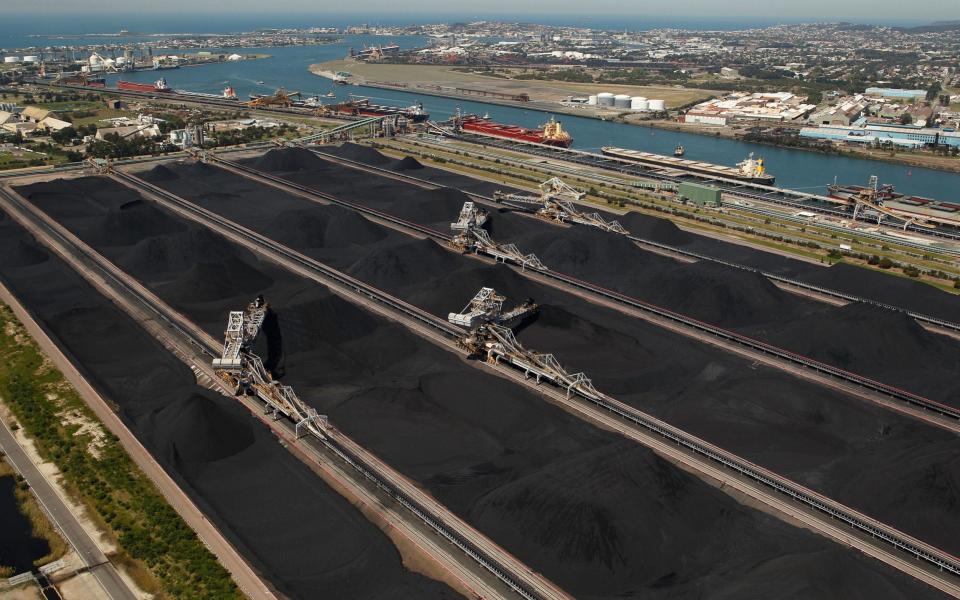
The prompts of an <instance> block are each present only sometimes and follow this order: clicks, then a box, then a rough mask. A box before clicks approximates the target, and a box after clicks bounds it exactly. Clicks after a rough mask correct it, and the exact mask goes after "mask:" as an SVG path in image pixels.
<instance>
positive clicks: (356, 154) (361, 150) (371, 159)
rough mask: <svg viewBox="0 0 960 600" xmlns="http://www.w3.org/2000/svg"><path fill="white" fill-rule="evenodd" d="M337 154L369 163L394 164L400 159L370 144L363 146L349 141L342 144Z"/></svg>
mask: <svg viewBox="0 0 960 600" xmlns="http://www.w3.org/2000/svg"><path fill="white" fill-rule="evenodd" d="M335 154H336V155H337V156H340V157H342V158H346V159H348V160H355V161H357V162H362V163H365V164H368V165H379V166H382V165H391V166H392V165H394V164H396V163H397V162H398V161H396V160H394V159H392V158H390V157H389V156H386V155H385V154H383V153H382V152H380V151H378V150H375V149H373V148H371V147H369V146H361V145H360V144H354V143H352V142H348V143H346V144H343V145H342V146H340V148H339V149H338V151H337V152H336V153H335Z"/></svg>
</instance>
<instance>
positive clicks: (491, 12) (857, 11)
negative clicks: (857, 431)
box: [13, 0, 960, 22]
mask: <svg viewBox="0 0 960 600" xmlns="http://www.w3.org/2000/svg"><path fill="white" fill-rule="evenodd" d="M262 6H263V5H262V3H259V2H255V1H254V0H231V1H227V0H212V1H210V2H205V3H203V6H202V8H199V9H198V7H197V5H196V3H194V2H191V1H189V0H169V1H168V2H165V3H164V4H163V6H162V8H161V7H160V6H158V5H156V4H153V3H142V2H134V3H127V4H125V5H124V7H123V8H124V10H123V13H120V14H124V13H125V14H130V15H138V14H167V15H169V14H170V11H171V10H177V9H182V10H191V11H194V13H195V14H196V15H197V16H202V15H209V14H211V13H216V12H219V11H224V10H229V11H230V13H231V14H234V15H236V14H240V13H243V14H248V15H256V14H260V15H262V17H263V18H265V19H270V18H271V17H278V16H286V15H291V14H302V15H310V16H316V17H318V18H320V17H323V16H324V15H329V16H331V17H339V18H342V17H344V16H350V15H351V14H356V13H351V12H350V11H344V10H343V9H342V4H336V5H333V4H331V5H329V6H326V5H324V3H320V4H317V3H315V2H309V1H307V0H283V1H281V2H276V3H273V4H272V5H271V10H270V11H269V12H267V11H264V10H263V8H262ZM477 6H478V5H476V4H472V3H471V4H468V3H450V2H440V1H437V0H414V1H412V2H408V3H406V4H405V7H404V9H403V11H401V12H397V5H396V4H395V3H393V2H388V1H386V0H369V1H368V2H366V3H365V6H364V13H363V15H359V14H357V16H358V17H359V16H365V17H367V20H375V19H376V17H377V16H378V15H380V16H381V18H382V17H390V18H394V19H396V18H403V17H408V18H409V19H410V20H411V21H421V20H423V17H433V18H438V19H439V18H472V17H477V18H489V17H491V16H498V17H527V18H530V17H535V16H541V17H543V18H545V19H547V20H556V18H557V17H567V16H569V17H576V18H577V19H578V21H589V20H591V19H602V18H607V17H611V16H617V17H628V18H632V19H637V18H643V17H650V18H665V17H666V18H672V17H677V18H683V19H690V18H699V17H709V18H729V19H731V20H736V19H743V20H747V21H749V20H752V19H761V18H762V19H769V18H772V19H782V20H785V21H786V20H790V21H795V20H798V19H800V20H804V21H806V22H822V21H831V20H851V21H856V22H891V21H895V20H908V21H911V22H935V21H946V20H955V19H960V6H958V4H957V3H956V2H955V1H953V0H931V1H930V2H927V3H925V4H924V7H923V15H922V16H921V15H918V13H917V10H916V7H915V6H913V5H910V4H905V3H902V2H894V1H892V0H880V1H878V2H868V1H866V0H855V1H853V2H847V3H837V2H833V1H831V0H810V1H808V2H806V3H803V4H795V5H786V6H785V5H782V4H779V3H771V2H759V1H757V0H730V1H729V2H726V3H724V4H723V5H722V7H720V6H718V4H717V3H716V2H714V1H712V0H689V1H688V2H685V3H683V5H682V6H676V7H671V6H669V5H656V6H641V7H638V8H637V9H636V10H633V11H629V12H625V11H624V5H623V3H621V2H617V1H616V0H596V1H594V2H591V3H590V11H589V14H586V13H584V11H583V8H584V5H583V3H582V2H580V1H575V0H553V1H550V2H546V1H540V0H538V1H535V2H525V3H522V4H519V5H518V3H516V2H509V1H507V0H490V1H488V2H485V3H483V4H482V10H477ZM37 9H41V10H56V11H60V12H61V13H69V12H74V11H75V12H76V13H82V14H87V15H88V14H90V13H92V12H97V13H99V12H104V13H106V12H109V13H111V14H113V15H118V11H117V6H116V4H115V3H114V2H111V1H109V0H86V1H81V0H39V1H38V2H35V3H32V4H31V6H30V8H29V10H24V11H22V12H21V14H28V13H35V11H36V10H37ZM13 12H14V13H16V12H17V11H16V10H15V9H14V10H13Z"/></svg>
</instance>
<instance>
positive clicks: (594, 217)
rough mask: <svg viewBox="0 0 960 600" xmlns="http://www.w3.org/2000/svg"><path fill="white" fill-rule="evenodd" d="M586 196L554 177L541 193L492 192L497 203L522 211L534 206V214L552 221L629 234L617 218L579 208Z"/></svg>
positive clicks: (545, 184) (543, 187)
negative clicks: (607, 217)
mask: <svg viewBox="0 0 960 600" xmlns="http://www.w3.org/2000/svg"><path fill="white" fill-rule="evenodd" d="M584 196H586V194H585V193H584V192H581V191H579V190H577V189H576V188H574V187H572V186H570V185H567V183H566V182H564V181H563V180H562V179H560V178H559V177H552V178H550V179H548V180H546V181H544V182H543V183H541V184H540V195H539V196H528V195H524V194H505V193H503V192H501V191H499V190H498V191H496V192H494V193H493V199H494V201H496V202H499V203H501V204H506V205H507V206H512V207H514V208H519V209H521V210H532V209H534V207H535V210H534V214H536V215H537V216H540V217H543V218H544V219H548V220H550V221H556V222H558V223H567V222H570V223H579V224H581V225H589V226H590V227H597V228H598V229H602V230H604V231H611V232H614V233H622V234H628V233H629V232H628V231H627V230H626V229H624V227H623V225H621V224H620V223H619V222H617V221H607V220H606V219H604V218H603V217H601V216H600V214H599V213H595V212H594V213H586V212H583V211H581V210H580V209H579V208H577V206H576V203H577V202H580V201H581V200H582V199H583V197H584Z"/></svg>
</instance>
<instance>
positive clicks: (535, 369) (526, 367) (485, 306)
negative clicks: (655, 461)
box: [447, 287, 602, 400]
mask: <svg viewBox="0 0 960 600" xmlns="http://www.w3.org/2000/svg"><path fill="white" fill-rule="evenodd" d="M504 300H506V298H505V297H504V296H501V295H500V294H497V292H496V291H495V290H494V289H493V288H488V287H485V288H481V289H480V291H479V292H477V295H476V296H474V297H473V299H472V300H470V302H469V303H468V304H467V306H466V307H464V309H463V310H462V311H460V312H459V313H450V314H449V315H448V317H447V320H449V321H450V322H451V323H453V324H455V325H460V326H462V327H465V328H467V329H469V330H470V332H469V333H468V334H467V335H465V336H464V337H463V338H461V340H460V345H461V346H462V347H463V348H465V349H466V350H467V351H469V352H470V354H471V355H474V356H485V357H486V361H487V362H488V363H492V364H497V363H500V362H506V363H508V364H510V365H513V366H514V367H516V368H517V369H519V370H521V371H523V372H524V374H525V375H526V376H527V377H535V378H536V380H537V383H540V382H541V381H542V380H544V379H545V380H547V381H550V382H552V383H553V384H555V385H557V386H559V387H561V388H563V389H564V390H566V393H567V397H569V396H570V395H571V394H573V393H579V394H581V395H584V396H587V397H589V398H592V399H594V400H597V399H600V398H602V395H601V394H600V392H598V391H597V390H596V388H594V387H593V383H592V382H591V381H590V379H589V378H588V377H587V376H586V375H584V374H583V373H569V372H568V371H567V370H566V369H564V368H563V367H562V366H561V365H560V363H559V362H557V359H556V358H554V356H553V355H552V354H540V353H539V352H534V351H532V350H527V349H526V348H524V347H523V345H522V344H520V342H519V341H518V340H517V338H516V337H515V336H514V335H513V330H512V329H511V328H510V326H511V325H512V324H516V323H517V322H519V321H520V320H522V319H523V318H524V317H526V316H528V315H530V314H531V313H533V312H534V311H536V310H537V308H538V307H537V305H536V304H535V303H534V302H533V300H529V299H528V300H527V301H526V302H524V303H523V304H520V305H517V306H516V307H514V308H513V309H512V310H510V311H508V312H505V313H504V312H502V310H503V302H504Z"/></svg>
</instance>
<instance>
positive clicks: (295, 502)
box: [0, 186, 459, 600]
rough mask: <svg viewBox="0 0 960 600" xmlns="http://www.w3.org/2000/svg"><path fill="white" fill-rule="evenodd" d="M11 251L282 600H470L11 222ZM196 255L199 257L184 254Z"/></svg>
mask: <svg viewBox="0 0 960 600" xmlns="http://www.w3.org/2000/svg"><path fill="white" fill-rule="evenodd" d="M62 189H63V193H64V194H65V196H64V198H70V197H71V196H72V194H71V192H70V188H69V186H65V187H64V188H62ZM113 191H116V190H107V192H106V193H107V195H109V194H110V193H111V192H113ZM58 193H59V192H58ZM57 202H59V201H57ZM108 214H109V213H104V214H103V217H104V219H106V218H108ZM115 223H116V222H115ZM87 224H88V225H90V226H91V230H90V233H91V235H92V236H93V237H98V238H99V239H128V238H124V237H122V236H117V237H112V236H108V237H107V238H102V237H99V236H100V235H101V234H102V233H103V229H101V227H102V225H98V224H94V223H92V222H87ZM111 227H112V226H111ZM186 229H187V227H186V226H184V227H183V228H182V231H186ZM177 230H181V229H180V228H177ZM201 237H202V236H201ZM0 240H2V243H3V244H4V245H7V244H14V243H15V244H16V246H15V247H19V248H23V249H26V250H27V252H26V253H27V255H28V256H30V257H32V260H30V261H26V262H27V263H28V264H24V261H22V260H19V258H20V255H15V254H10V253H7V252H2V253H0V278H2V280H3V282H4V284H5V285H6V286H7V287H8V288H10V289H11V291H12V292H13V293H14V294H15V295H16V296H17V297H18V298H19V299H20V300H21V301H22V302H23V303H24V304H25V305H26V306H28V307H29V309H30V310H31V312H32V313H33V315H34V316H35V318H37V319H38V321H39V322H40V323H41V324H42V325H43V326H44V327H45V328H46V329H47V330H48V331H49V332H50V333H51V334H52V336H53V338H54V339H55V340H56V341H57V343H58V344H60V345H61V347H63V348H64V350H65V351H66V353H67V355H68V356H71V357H72V358H73V359H74V360H75V361H76V363H77V364H78V366H79V367H80V368H81V370H82V372H84V374H85V375H86V376H87V377H88V379H89V380H90V381H91V382H92V383H93V385H94V386H95V387H96V388H97V389H98V390H99V391H100V392H101V393H103V394H104V395H105V396H106V397H107V398H109V399H110V400H111V401H113V402H115V403H116V404H117V406H118V407H119V412H120V415H121V417H122V418H123V420H124V422H125V423H126V424H127V426H128V427H130V429H131V430H132V431H133V433H134V434H135V435H136V436H137V438H138V439H140V440H141V441H142V442H143V443H144V444H145V445H146V447H147V449H148V450H149V451H150V452H151V453H152V454H153V456H154V457H155V458H156V459H157V460H158V461H159V462H160V463H161V464H162V465H163V467H164V468H165V469H166V470H167V471H168V472H169V473H170V474H171V475H172V476H173V478H174V479H175V480H176V481H177V482H178V484H179V485H180V486H181V487H182V488H183V489H184V490H185V491H186V493H187V494H188V495H189V496H190V497H191V499H192V500H193V501H194V502H196V503H197V504H198V505H199V506H200V507H201V508H202V509H203V510H204V512H205V514H206V515H207V516H208V517H209V518H210V519H211V520H213V521H214V522H215V523H216V525H217V526H218V528H219V529H220V530H221V531H222V532H223V533H224V534H225V535H226V536H227V537H228V538H229V539H230V540H231V542H232V543H233V544H234V545H235V546H236V547H237V548H238V550H239V551H240V552H241V554H243V555H244V557H245V558H246V559H247V560H249V561H250V563H251V564H252V565H253V567H254V569H256V570H257V571H259V572H261V573H262V574H263V575H264V577H265V579H266V580H267V581H269V582H270V583H271V584H272V585H273V586H275V587H276V589H277V590H279V591H280V593H282V594H283V595H285V596H287V597H291V598H316V597H318V595H319V596H322V597H331V598H390V599H396V600H401V599H402V600H406V599H408V598H447V599H452V598H456V597H459V596H458V595H457V594H455V593H454V592H453V591H452V590H450V589H449V588H447V587H445V586H444V585H442V584H439V583H436V582H434V581H431V580H429V579H426V578H424V577H422V576H420V575H417V574H414V573H411V572H410V571H407V570H406V569H405V568H404V566H403V564H402V562H401V558H400V556H399V554H398V553H397V551H396V549H395V548H394V546H393V545H392V543H391V541H390V540H389V539H388V538H387V537H386V536H385V535H384V534H383V533H382V532H381V531H380V530H379V529H378V528H377V527H376V526H375V525H373V524H371V523H370V522H369V521H367V520H366V519H365V518H364V517H363V516H362V515H361V513H360V512H359V511H358V510H356V509H355V508H354V507H353V506H352V505H351V504H350V503H349V502H347V501H346V500H345V499H344V498H343V497H342V496H340V495H339V494H338V493H336V492H335V491H334V490H332V489H331V488H329V487H327V485H326V484H325V483H323V481H322V480H321V479H320V478H319V477H318V476H317V475H316V474H314V473H313V472H311V471H310V469H309V468H307V467H306V466H305V465H304V464H303V463H301V462H300V461H299V460H298V459H296V458H295V457H293V456H292V455H291V454H290V453H289V452H288V451H287V450H285V449H284V448H282V447H281V446H280V445H279V444H278V443H277V439H276V437H275V436H274V435H273V434H272V433H271V432H270V431H269V430H268V429H267V428H266V427H265V426H263V425H262V424H261V423H260V422H259V420H257V419H256V418H255V417H253V416H251V415H250V414H249V412H248V411H247V410H246V409H245V408H243V406H242V405H240V404H239V403H237V402H236V401H235V400H231V399H228V398H225V397H223V396H221V395H219V394H215V393H213V392H210V391H209V390H207V389H205V388H201V387H199V386H197V384H196V382H195V378H194V376H193V373H192V372H191V371H190V369H189V368H188V367H187V366H186V365H185V364H183V363H182V362H180V361H179V360H178V359H176V358H175V357H174V356H173V355H171V354H170V353H169V352H168V351H167V350H166V349H165V348H163V346H161V345H160V344H159V343H158V342H157V341H156V340H154V339H153V338H151V337H150V336H149V335H148V334H147V333H146V332H145V331H144V330H142V329H141V328H140V327H139V326H138V325H137V324H136V323H135V322H134V321H132V320H131V319H130V318H129V317H127V316H126V314H124V313H122V312H121V311H120V310H119V309H118V308H116V307H115V306H114V305H113V304H111V303H110V302H109V301H108V300H106V299H105V298H104V297H102V296H101V295H99V294H98V293H97V291H96V290H94V289H93V288H91V287H90V286H89V285H88V284H87V283H86V282H85V281H84V280H82V279H81V278H80V277H79V276H78V275H76V274H75V273H74V272H73V271H71V270H70V269H69V267H68V266H67V265H66V264H65V263H63V262H62V261H61V260H60V259H59V258H58V257H55V256H53V255H50V254H48V252H47V251H46V250H45V249H44V248H42V247H41V246H39V245H38V244H37V243H36V242H35V241H34V240H33V239H32V238H30V237H29V236H28V235H27V234H26V233H25V232H24V231H23V230H22V229H21V228H20V227H19V226H17V225H16V224H15V223H13V222H12V221H11V220H9V219H7V220H3V221H0ZM186 247H197V246H181V247H180V249H179V251H180V252H182V251H183V248H186ZM129 248H130V249H131V250H133V249H135V248H137V244H133V245H132V246H129ZM21 255H22V253H21ZM165 256H169V255H167V254H165ZM37 257H43V260H36V259H37ZM10 259H12V260H10ZM181 259H182V254H179V255H177V256H176V258H175V260H173V261H172V262H171V265H172V266H173V268H175V269H177V270H179V269H180V268H182V266H183V263H182V262H181ZM153 268H155V266H154V267H151V269H153Z"/></svg>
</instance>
